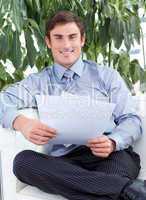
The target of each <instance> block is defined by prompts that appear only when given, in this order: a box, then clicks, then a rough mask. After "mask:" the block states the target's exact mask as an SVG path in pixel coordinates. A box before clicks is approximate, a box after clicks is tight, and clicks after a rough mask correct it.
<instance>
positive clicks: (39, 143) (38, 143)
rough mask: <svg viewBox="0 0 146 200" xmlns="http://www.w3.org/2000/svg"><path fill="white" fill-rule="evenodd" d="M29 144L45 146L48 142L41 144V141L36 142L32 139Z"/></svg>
mask: <svg viewBox="0 0 146 200" xmlns="http://www.w3.org/2000/svg"><path fill="white" fill-rule="evenodd" d="M30 142H32V143H34V144H36V145H44V144H47V143H48V142H41V141H38V140H34V139H31V140H30Z"/></svg>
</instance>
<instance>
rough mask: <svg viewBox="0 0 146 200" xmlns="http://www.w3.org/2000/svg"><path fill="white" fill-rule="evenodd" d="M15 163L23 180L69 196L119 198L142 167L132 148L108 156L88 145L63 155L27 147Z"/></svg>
mask: <svg viewBox="0 0 146 200" xmlns="http://www.w3.org/2000/svg"><path fill="white" fill-rule="evenodd" d="M13 164H14V165H13V171H14V174H15V175H16V177H17V178H18V179H19V180H21V181H22V182H24V183H27V184H29V185H33V186H36V187H38V188H39V189H41V190H43V191H45V192H48V193H53V194H60V195H62V196H64V197H66V198H67V199H69V200H115V199H116V200H117V199H120V197H119V195H120V193H121V191H122V189H123V188H124V187H125V186H126V185H127V184H129V182H130V181H131V180H133V179H135V178H136V177H137V176H138V173H139V170H140V159H139V156H138V155H137V154H136V153H134V152H133V150H132V148H128V149H126V150H122V151H117V152H113V153H112V154H111V155H110V156H109V157H108V158H99V157H96V156H94V155H93V154H92V153H91V151H90V149H89V148H88V147H86V146H80V147H78V148H76V149H74V150H73V151H72V152H70V153H69V154H67V155H65V156H61V157H52V156H47V155H45V154H42V153H38V152H34V151H31V150H25V151H22V152H20V153H19V154H18V155H16V157H15V159H14V163H13Z"/></svg>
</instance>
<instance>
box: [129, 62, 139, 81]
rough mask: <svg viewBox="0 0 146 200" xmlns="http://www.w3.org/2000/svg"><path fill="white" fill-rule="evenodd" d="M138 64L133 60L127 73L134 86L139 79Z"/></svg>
mask: <svg viewBox="0 0 146 200" xmlns="http://www.w3.org/2000/svg"><path fill="white" fill-rule="evenodd" d="M140 68H141V66H140V64H139V62H138V60H136V59H134V60H132V61H131V62H130V66H129V71H130V74H131V79H132V83H133V84H135V83H136V82H137V81H138V80H139V79H140Z"/></svg>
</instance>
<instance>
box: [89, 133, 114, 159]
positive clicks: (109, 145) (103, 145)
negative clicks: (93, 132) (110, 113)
mask: <svg viewBox="0 0 146 200" xmlns="http://www.w3.org/2000/svg"><path fill="white" fill-rule="evenodd" d="M87 146H88V147H89V148H90V149H91V151H92V153H93V154H94V155H95V156H99V157H103V158H106V157H108V156H109V155H110V154H111V153H112V152H113V151H114V150H115V148H116V143H115V142H114V141H113V140H111V139H109V138H108V137H107V136H105V135H103V136H101V137H98V138H95V139H91V140H89V141H88V144H87Z"/></svg>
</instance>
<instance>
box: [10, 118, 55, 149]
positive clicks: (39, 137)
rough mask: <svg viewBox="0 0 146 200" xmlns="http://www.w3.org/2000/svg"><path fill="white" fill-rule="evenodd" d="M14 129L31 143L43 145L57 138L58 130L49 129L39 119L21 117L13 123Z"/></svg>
mask: <svg viewBox="0 0 146 200" xmlns="http://www.w3.org/2000/svg"><path fill="white" fill-rule="evenodd" d="M13 127H14V129H16V130H18V131H20V132H21V133H22V134H23V135H24V137H25V138H26V139H28V140H29V141H30V142H32V143H34V144H37V145H43V144H47V143H48V141H49V140H51V139H52V138H54V137H55V136H56V134H57V133H56V130H55V129H53V128H49V127H48V126H47V125H46V124H43V123H42V122H40V121H39V120H37V119H31V118H27V117H25V116H23V115H19V116H18V117H16V119H15V120H14V122H13Z"/></svg>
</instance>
